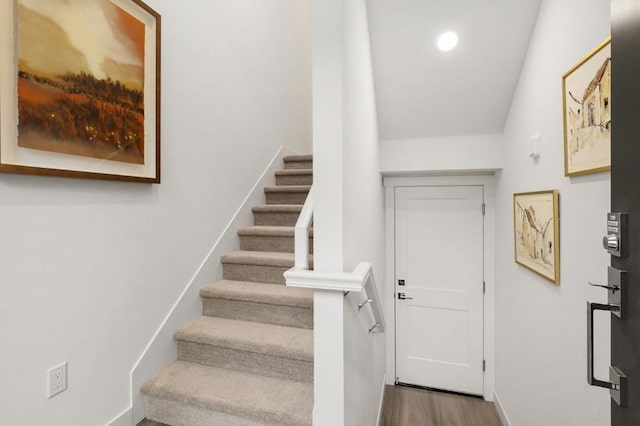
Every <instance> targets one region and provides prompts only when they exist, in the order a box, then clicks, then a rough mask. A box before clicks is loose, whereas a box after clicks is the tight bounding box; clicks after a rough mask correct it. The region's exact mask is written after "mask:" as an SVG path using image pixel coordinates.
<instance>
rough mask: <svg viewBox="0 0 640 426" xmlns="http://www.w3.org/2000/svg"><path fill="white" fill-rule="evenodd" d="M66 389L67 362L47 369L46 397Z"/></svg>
mask: <svg viewBox="0 0 640 426" xmlns="http://www.w3.org/2000/svg"><path fill="white" fill-rule="evenodd" d="M66 389H67V363H66V362H63V363H62V364H60V365H56V366H55V367H51V368H50V369H49V370H47V398H51V397H53V396H55V395H57V394H59V393H60V392H62V391H64V390H66Z"/></svg>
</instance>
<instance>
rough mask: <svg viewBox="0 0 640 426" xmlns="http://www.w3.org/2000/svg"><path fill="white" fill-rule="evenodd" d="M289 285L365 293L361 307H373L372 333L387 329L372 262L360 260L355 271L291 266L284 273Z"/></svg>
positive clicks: (370, 329) (370, 330)
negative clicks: (314, 269) (330, 271)
mask: <svg viewBox="0 0 640 426" xmlns="http://www.w3.org/2000/svg"><path fill="white" fill-rule="evenodd" d="M284 278H285V280H286V282H287V286H289V287H300V288H309V289H313V290H333V291H342V292H344V293H347V292H354V293H364V294H365V302H363V303H362V304H361V305H362V306H360V305H359V308H360V310H361V309H362V308H363V307H364V306H365V305H369V306H370V307H371V312H372V313H373V318H374V321H375V322H374V324H372V325H371V327H370V328H369V332H370V333H374V332H375V333H380V332H383V331H384V329H385V322H384V317H383V314H382V305H381V304H380V296H379V295H378V290H377V287H376V282H375V278H374V276H373V270H372V269H371V264H370V263H368V262H360V263H359V264H358V266H356V268H355V269H354V270H353V272H339V273H325V272H316V271H308V270H298V269H296V268H291V269H289V270H288V271H286V272H285V273H284Z"/></svg>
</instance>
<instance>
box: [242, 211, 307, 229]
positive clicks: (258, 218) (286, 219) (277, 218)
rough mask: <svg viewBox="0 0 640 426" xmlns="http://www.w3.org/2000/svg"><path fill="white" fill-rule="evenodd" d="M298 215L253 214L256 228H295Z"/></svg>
mask: <svg viewBox="0 0 640 426" xmlns="http://www.w3.org/2000/svg"><path fill="white" fill-rule="evenodd" d="M299 215H300V213H275V212H254V213H253V224H254V225H256V226H295V224H296V222H297V221H298V216H299Z"/></svg>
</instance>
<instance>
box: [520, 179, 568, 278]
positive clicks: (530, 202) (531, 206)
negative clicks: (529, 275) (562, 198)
mask: <svg viewBox="0 0 640 426" xmlns="http://www.w3.org/2000/svg"><path fill="white" fill-rule="evenodd" d="M558 198H559V197H558V191H557V190H555V189H552V190H548V191H537V192H523V193H519V194H513V239H514V241H513V242H514V247H515V250H514V251H515V260H516V263H518V264H520V265H522V266H524V267H525V268H527V269H530V270H531V271H533V272H535V273H536V274H538V275H541V276H543V277H544V278H546V279H548V280H549V281H551V282H552V283H554V284H556V285H558V284H560V247H559V243H560V215H559V209H558V201H559V200H558Z"/></svg>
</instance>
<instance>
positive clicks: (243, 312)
mask: <svg viewBox="0 0 640 426" xmlns="http://www.w3.org/2000/svg"><path fill="white" fill-rule="evenodd" d="M202 313H203V315H206V316H210V317H218V318H228V319H237V320H242V321H251V322H261V323H267V324H275V325H284V326H287V327H298V328H306V329H312V328H313V309H312V308H303V307H300V306H282V305H271V304H267V303H256V302H246V301H243V300H228V299H217V298H211V297H204V298H203V299H202Z"/></svg>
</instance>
